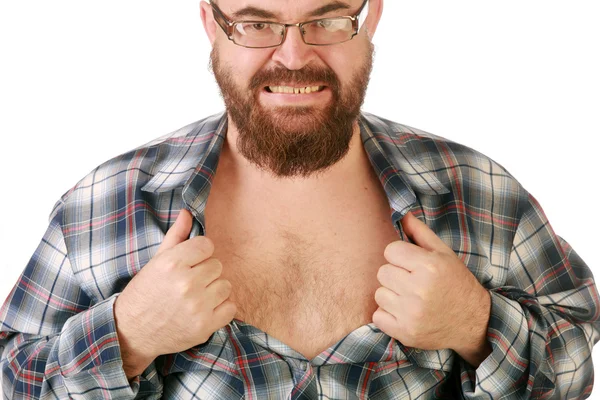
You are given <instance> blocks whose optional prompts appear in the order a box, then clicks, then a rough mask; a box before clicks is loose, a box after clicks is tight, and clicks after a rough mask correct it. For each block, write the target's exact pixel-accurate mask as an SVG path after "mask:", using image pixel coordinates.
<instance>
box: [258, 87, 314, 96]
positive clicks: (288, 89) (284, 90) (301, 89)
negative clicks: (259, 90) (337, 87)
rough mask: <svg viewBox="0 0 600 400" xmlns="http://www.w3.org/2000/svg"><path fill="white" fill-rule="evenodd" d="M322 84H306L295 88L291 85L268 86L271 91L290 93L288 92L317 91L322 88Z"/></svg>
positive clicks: (303, 92)
mask: <svg viewBox="0 0 600 400" xmlns="http://www.w3.org/2000/svg"><path fill="white" fill-rule="evenodd" d="M322 88H323V87H322V86H306V87H301V88H295V87H291V86H269V90H270V91H271V92H273V93H290V94H292V93H293V94H305V93H306V94H308V93H313V92H318V91H319V90H320V89H322Z"/></svg>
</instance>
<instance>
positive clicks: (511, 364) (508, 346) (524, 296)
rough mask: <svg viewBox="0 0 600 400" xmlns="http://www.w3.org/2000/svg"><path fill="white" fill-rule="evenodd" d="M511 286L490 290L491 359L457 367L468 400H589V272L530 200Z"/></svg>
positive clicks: (592, 305)
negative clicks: (459, 370)
mask: <svg viewBox="0 0 600 400" xmlns="http://www.w3.org/2000/svg"><path fill="white" fill-rule="evenodd" d="M508 268H509V275H508V276H509V277H508V279H507V282H506V285H505V286H502V287H499V288H495V289H492V290H491V298H492V306H491V315H490V320H489V325H488V331H487V338H488V341H489V342H490V343H491V345H492V349H493V351H492V353H491V354H490V356H489V357H488V358H486V359H485V360H484V361H483V362H482V363H481V364H480V366H479V367H478V368H477V369H474V368H473V367H472V366H470V365H469V364H468V363H466V362H465V361H464V360H462V359H461V360H460V365H461V375H460V381H461V385H462V392H463V395H464V397H465V398H467V399H497V398H510V399H530V398H534V399H538V398H540V399H542V398H543V399H584V398H587V397H589V396H590V394H591V391H592V385H593V381H594V369H593V364H592V347H593V345H594V344H595V343H596V342H597V341H598V339H599V331H600V323H599V313H600V307H599V306H600V300H599V298H598V292H597V288H596V286H595V284H594V278H593V276H592V272H591V271H590V269H589V268H588V267H587V266H586V264H585V263H584V262H583V261H582V260H581V258H580V257H579V256H578V255H577V254H576V253H575V252H574V251H573V249H572V248H571V247H570V246H569V244H568V243H567V242H565V241H564V240H562V239H561V238H560V237H558V236H556V235H555V234H554V232H553V231H552V228H551V227H550V225H549V223H548V220H547V219H546V216H545V215H544V212H543V211H542V209H541V207H540V206H539V204H538V203H537V201H536V200H535V199H534V198H533V197H531V196H529V202H528V206H527V209H526V210H525V211H524V213H523V215H522V217H521V219H520V221H519V225H518V228H517V231H516V234H515V237H514V241H513V244H512V250H511V255H510V265H509V267H508Z"/></svg>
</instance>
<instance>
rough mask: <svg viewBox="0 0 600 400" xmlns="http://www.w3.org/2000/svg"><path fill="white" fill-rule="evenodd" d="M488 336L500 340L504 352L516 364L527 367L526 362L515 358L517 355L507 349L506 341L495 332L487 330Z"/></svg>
mask: <svg viewBox="0 0 600 400" xmlns="http://www.w3.org/2000/svg"><path fill="white" fill-rule="evenodd" d="M488 336H491V337H493V338H494V339H496V340H497V341H498V342H500V344H501V346H502V347H503V348H504V352H505V353H506V355H507V356H509V357H510V358H511V359H512V360H513V361H514V362H516V363H517V364H519V365H520V366H522V367H523V368H526V367H527V364H525V363H524V362H522V361H519V360H518V359H517V357H516V356H515V355H514V353H513V352H512V351H510V350H509V349H510V347H509V346H508V345H507V344H506V343H504V340H502V338H501V337H500V336H498V335H496V334H495V333H489V332H488Z"/></svg>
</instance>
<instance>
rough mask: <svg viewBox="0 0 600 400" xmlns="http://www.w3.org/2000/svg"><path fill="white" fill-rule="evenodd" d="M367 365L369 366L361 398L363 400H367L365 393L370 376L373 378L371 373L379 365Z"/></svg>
mask: <svg viewBox="0 0 600 400" xmlns="http://www.w3.org/2000/svg"><path fill="white" fill-rule="evenodd" d="M367 364H368V367H367V373H366V374H365V379H363V384H362V389H361V391H360V396H361V397H362V398H363V399H366V397H365V393H366V391H367V383H369V376H371V371H372V370H373V366H374V365H375V364H377V363H374V362H370V363H367Z"/></svg>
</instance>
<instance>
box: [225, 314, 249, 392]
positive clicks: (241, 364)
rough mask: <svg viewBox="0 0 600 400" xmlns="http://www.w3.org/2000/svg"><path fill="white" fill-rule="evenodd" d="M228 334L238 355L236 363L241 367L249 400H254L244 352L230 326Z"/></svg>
mask: <svg viewBox="0 0 600 400" xmlns="http://www.w3.org/2000/svg"><path fill="white" fill-rule="evenodd" d="M227 333H228V334H229V337H230V338H231V343H233V347H234V348H235V352H236V353H237V358H236V360H235V363H236V364H237V365H239V366H240V370H241V371H242V375H243V376H244V381H245V383H246V389H247V390H246V392H247V393H248V399H252V391H251V390H250V380H249V379H248V375H246V369H245V368H244V361H243V357H242V352H241V351H240V348H239V347H238V345H237V343H236V339H235V337H234V335H233V332H231V327H230V326H229V325H227ZM240 360H241V361H240Z"/></svg>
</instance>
